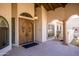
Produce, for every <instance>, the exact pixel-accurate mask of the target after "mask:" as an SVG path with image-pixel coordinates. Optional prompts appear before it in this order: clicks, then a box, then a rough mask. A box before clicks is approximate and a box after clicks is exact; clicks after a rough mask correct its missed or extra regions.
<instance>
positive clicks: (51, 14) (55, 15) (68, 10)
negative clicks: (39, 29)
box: [47, 3, 79, 22]
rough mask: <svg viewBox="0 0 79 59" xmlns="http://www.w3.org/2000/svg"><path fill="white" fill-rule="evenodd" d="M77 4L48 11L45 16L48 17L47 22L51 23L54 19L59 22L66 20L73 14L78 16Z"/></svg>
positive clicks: (78, 5)
mask: <svg viewBox="0 0 79 59" xmlns="http://www.w3.org/2000/svg"><path fill="white" fill-rule="evenodd" d="M78 7H79V4H75V3H74V4H67V5H66V6H65V8H63V7H59V8H56V9H55V10H54V11H53V10H51V11H48V13H47V16H48V22H51V21H52V20H54V19H59V20H67V19H68V18H69V17H70V16H72V15H74V14H78V15H79V8H78Z"/></svg>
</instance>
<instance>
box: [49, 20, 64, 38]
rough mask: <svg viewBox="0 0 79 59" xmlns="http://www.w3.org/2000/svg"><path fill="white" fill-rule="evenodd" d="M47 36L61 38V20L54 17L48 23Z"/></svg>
mask: <svg viewBox="0 0 79 59" xmlns="http://www.w3.org/2000/svg"><path fill="white" fill-rule="evenodd" d="M48 38H53V39H55V40H56V39H57V40H63V22H62V21H60V20H58V19H55V20H53V21H52V22H50V23H48Z"/></svg>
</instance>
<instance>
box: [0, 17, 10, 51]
mask: <svg viewBox="0 0 79 59" xmlns="http://www.w3.org/2000/svg"><path fill="white" fill-rule="evenodd" d="M8 45H9V24H8V22H7V20H6V19H5V18H4V17H3V16H0V49H2V48H4V47H6V46H8Z"/></svg>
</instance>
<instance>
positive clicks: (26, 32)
mask: <svg viewBox="0 0 79 59" xmlns="http://www.w3.org/2000/svg"><path fill="white" fill-rule="evenodd" d="M19 27H20V28H19V39H20V41H19V43H20V44H24V43H30V42H33V21H32V20H27V19H22V18H20V22H19Z"/></svg>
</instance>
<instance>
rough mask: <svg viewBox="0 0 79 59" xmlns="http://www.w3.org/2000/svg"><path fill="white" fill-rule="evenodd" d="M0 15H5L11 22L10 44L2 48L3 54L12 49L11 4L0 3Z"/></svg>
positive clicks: (0, 53)
mask: <svg viewBox="0 0 79 59" xmlns="http://www.w3.org/2000/svg"><path fill="white" fill-rule="evenodd" d="M0 16H3V17H5V18H6V19H7V21H8V23H9V46H7V47H5V48H3V49H1V50H0V55H3V54H5V53H6V52H8V51H9V50H11V39H12V38H11V4H7V3H5V4H0Z"/></svg>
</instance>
